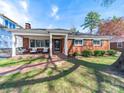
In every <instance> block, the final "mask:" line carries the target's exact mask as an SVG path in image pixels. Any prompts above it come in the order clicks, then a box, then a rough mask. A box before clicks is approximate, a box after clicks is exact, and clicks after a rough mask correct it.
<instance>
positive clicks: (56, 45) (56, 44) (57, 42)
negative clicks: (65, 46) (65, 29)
mask: <svg viewBox="0 0 124 93" xmlns="http://www.w3.org/2000/svg"><path fill="white" fill-rule="evenodd" d="M60 50H61V40H59V39H55V40H54V51H55V52H57V51H58V52H60Z"/></svg>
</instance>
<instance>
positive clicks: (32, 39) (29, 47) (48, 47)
mask: <svg viewBox="0 0 124 93" xmlns="http://www.w3.org/2000/svg"><path fill="white" fill-rule="evenodd" d="M31 40H35V46H36V40H37V39H29V48H49V47H31V42H30V41H31ZM38 40H39V39H38ZM42 40H43V39H42ZM45 40H48V39H45Z"/></svg>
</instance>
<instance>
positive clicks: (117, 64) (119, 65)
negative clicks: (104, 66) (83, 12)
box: [102, 0, 124, 71]
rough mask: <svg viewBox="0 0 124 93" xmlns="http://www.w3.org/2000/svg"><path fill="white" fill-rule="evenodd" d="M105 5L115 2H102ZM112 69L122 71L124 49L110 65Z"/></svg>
mask: <svg viewBox="0 0 124 93" xmlns="http://www.w3.org/2000/svg"><path fill="white" fill-rule="evenodd" d="M102 1H103V3H104V4H105V5H107V4H108V2H111V4H112V3H113V2H115V1H116V0H102ZM112 67H114V68H116V69H117V70H123V71H124V49H123V51H122V53H121V55H120V57H119V58H118V59H117V60H116V62H114V63H113V64H112Z"/></svg>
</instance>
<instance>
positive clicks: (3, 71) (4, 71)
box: [0, 60, 64, 76]
mask: <svg viewBox="0 0 124 93" xmlns="http://www.w3.org/2000/svg"><path fill="white" fill-rule="evenodd" d="M62 62H64V60H56V61H50V62H39V63H34V64H26V65H21V66H8V67H0V76H4V75H8V74H13V73H17V72H21V73H24V72H26V71H29V70H30V69H32V68H33V67H35V68H41V67H45V66H48V65H56V64H58V63H62ZM55 63H56V64H55Z"/></svg>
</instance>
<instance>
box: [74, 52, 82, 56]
mask: <svg viewBox="0 0 124 93" xmlns="http://www.w3.org/2000/svg"><path fill="white" fill-rule="evenodd" d="M80 55H81V53H80V52H75V53H74V54H73V56H80Z"/></svg>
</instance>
